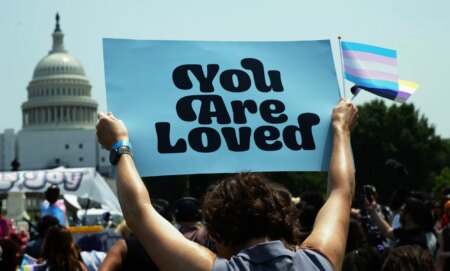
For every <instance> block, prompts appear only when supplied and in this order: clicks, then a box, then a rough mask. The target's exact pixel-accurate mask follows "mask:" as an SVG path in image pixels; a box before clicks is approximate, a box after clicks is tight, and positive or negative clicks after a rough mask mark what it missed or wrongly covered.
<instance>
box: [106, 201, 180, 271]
mask: <svg viewBox="0 0 450 271" xmlns="http://www.w3.org/2000/svg"><path fill="white" fill-rule="evenodd" d="M151 202H152V206H153V207H154V208H155V210H156V211H157V212H158V213H159V214H160V215H161V216H162V217H163V218H164V219H166V220H167V221H172V212H171V211H170V206H169V202H168V201H166V200H163V199H152V201H151ZM116 232H117V233H118V234H119V235H120V236H121V237H122V239H120V240H118V241H116V242H115V243H114V245H113V246H112V247H111V249H110V250H109V251H108V254H107V255H106V258H105V259H104V261H103V263H102V265H101V266H100V269H99V270H100V271H103V270H104V271H111V270H112V271H120V270H123V271H127V270H138V269H143V270H149V271H152V270H159V269H158V267H157V266H156V264H155V263H154V262H153V260H152V259H151V258H150V256H149V255H148V254H147V252H146V251H145V248H144V247H143V246H142V245H141V243H139V241H138V240H137V239H136V237H135V236H134V234H133V232H132V230H131V229H130V228H129V227H128V225H127V223H126V221H125V220H123V221H122V222H121V223H120V224H119V226H118V227H117V229H116Z"/></svg>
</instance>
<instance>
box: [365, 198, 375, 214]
mask: <svg viewBox="0 0 450 271" xmlns="http://www.w3.org/2000/svg"><path fill="white" fill-rule="evenodd" d="M364 207H365V208H366V210H367V211H368V213H369V214H372V213H373V212H376V211H377V202H376V201H375V199H373V200H372V201H369V200H368V199H367V198H366V197H364Z"/></svg>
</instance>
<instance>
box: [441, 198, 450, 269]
mask: <svg viewBox="0 0 450 271" xmlns="http://www.w3.org/2000/svg"><path fill="white" fill-rule="evenodd" d="M444 215H446V216H447V217H450V200H449V201H447V202H446V203H445V205H444ZM438 261H439V270H440V271H450V225H449V224H447V225H445V226H444V228H443V229H442V230H441V232H440V234H439V253H438Z"/></svg>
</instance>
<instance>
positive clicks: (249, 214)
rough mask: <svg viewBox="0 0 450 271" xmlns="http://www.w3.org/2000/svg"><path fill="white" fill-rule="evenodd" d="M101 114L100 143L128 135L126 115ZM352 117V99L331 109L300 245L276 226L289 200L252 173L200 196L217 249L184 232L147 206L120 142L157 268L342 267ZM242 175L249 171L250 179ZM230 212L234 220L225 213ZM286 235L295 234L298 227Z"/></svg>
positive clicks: (135, 214) (134, 209)
mask: <svg viewBox="0 0 450 271" xmlns="http://www.w3.org/2000/svg"><path fill="white" fill-rule="evenodd" d="M98 118H99V122H98V124H97V136H98V139H99V142H100V143H101V144H102V146H103V147H104V148H106V149H108V150H111V148H112V146H114V145H115V144H116V143H118V142H119V141H128V140H129V136H128V131H127V129H126V127H125V125H124V123H123V122H122V121H120V120H119V119H117V118H115V117H114V115H113V114H112V113H108V114H103V113H99V114H98ZM356 118H357V109H356V107H355V106H354V105H353V104H352V102H351V101H348V100H343V99H341V100H340V101H339V103H338V105H337V106H336V107H335V108H334V109H333V113H332V116H331V119H332V120H331V124H332V128H333V132H334V133H333V146H332V153H331V161H330V167H329V182H328V199H327V201H326V202H325V204H324V205H323V207H322V208H321V209H320V211H319V213H318V215H317V218H316V221H315V224H314V229H313V231H312V232H311V234H310V235H309V237H308V238H306V240H305V241H304V242H302V244H299V245H300V249H299V250H298V251H297V252H293V251H291V250H288V249H287V248H286V247H285V246H284V245H283V243H282V242H281V240H279V239H280V238H284V237H286V236H289V234H288V235H286V234H285V233H280V231H281V230H280V229H277V228H276V225H281V224H282V223H283V222H284V223H286V221H290V217H289V216H288V217H283V215H284V214H289V212H288V213H286V212H284V213H283V208H285V206H286V204H284V205H283V204H281V205H280V201H278V200H277V199H276V198H277V197H276V196H275V195H274V193H275V192H274V190H273V189H272V188H271V187H270V185H268V184H267V182H266V181H264V180H262V179H261V178H260V177H257V175H253V174H238V175H234V176H232V177H230V178H226V179H225V180H222V181H221V182H219V183H218V184H217V185H216V186H214V187H213V188H211V189H210V190H209V192H208V193H207V195H206V196H205V198H206V200H205V206H204V209H205V220H206V222H207V230H208V232H210V234H211V236H212V237H213V239H214V241H215V244H216V247H217V251H218V255H216V254H215V253H213V252H211V251H210V250H208V249H207V248H205V247H203V246H201V245H198V244H196V243H194V242H192V241H190V240H187V239H186V238H184V236H183V235H182V234H181V233H180V232H179V231H178V230H177V229H176V228H175V227H173V225H172V224H170V222H168V221H167V220H165V219H164V218H163V217H162V216H161V215H159V214H158V213H157V212H156V210H155V209H154V207H153V206H152V204H151V201H150V196H149V193H148V191H147V189H146V187H145V185H144V183H143V182H142V180H141V178H140V176H139V173H138V171H137V170H136V167H135V165H134V162H133V159H132V156H131V155H129V152H130V149H129V148H128V151H125V150H123V152H122V153H124V154H123V155H121V156H119V157H120V159H118V160H114V162H115V165H116V185H117V190H118V191H120V193H119V201H120V203H121V207H122V211H123V214H124V217H125V220H126V221H127V224H128V225H129V226H130V228H131V229H132V230H133V232H134V233H135V235H136V237H137V238H138V240H139V242H140V243H141V244H142V245H143V246H144V248H145V250H146V251H147V253H148V254H149V255H150V257H151V258H152V259H153V260H154V261H155V263H156V265H157V266H158V267H159V268H160V269H161V270H171V271H177V270H183V271H186V270H208V271H210V270H213V271H219V270H228V271H232V270H334V269H336V270H340V269H341V267H342V261H343V258H344V253H345V244H346V239H347V231H348V224H349V219H350V207H351V203H352V198H353V194H354V187H355V174H354V168H353V160H352V156H351V152H350V132H351V129H352V128H353V126H354V125H355V123H356ZM124 148H127V147H124ZM116 153H118V152H116ZM298 162H299V163H300V162H301V161H298ZM205 166H207V165H206V164H205ZM243 179H250V180H251V181H250V182H251V183H249V184H247V183H246V182H244V181H243ZM256 186H261V187H256ZM247 189H250V190H251V191H245V190H247ZM212 195H217V196H218V198H217V199H215V198H214V197H213V196H212ZM245 197H247V198H245ZM216 200H217V201H216ZM238 202H239V203H238ZM242 205H244V206H247V207H248V209H244V208H242ZM237 206H239V207H237ZM236 207H237V208H236ZM278 212H282V213H281V214H279V213H278ZM206 213H207V214H206ZM227 218H230V219H232V221H226V220H225V219H227ZM219 221H222V223H225V224H227V223H233V224H232V225H233V227H230V226H228V225H220V223H219ZM247 223H250V224H251V225H253V226H254V228H253V229H252V231H250V230H249V229H248V228H247V227H246V225H247ZM292 223H296V222H294V221H292ZM234 227H237V228H234ZM242 227H244V228H243V229H241V228H242ZM290 235H291V237H292V238H293V240H295V239H294V238H295V234H294V233H292V234H290ZM238 238H241V239H238Z"/></svg>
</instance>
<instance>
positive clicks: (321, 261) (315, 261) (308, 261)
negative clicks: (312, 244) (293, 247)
mask: <svg viewBox="0 0 450 271" xmlns="http://www.w3.org/2000/svg"><path fill="white" fill-rule="evenodd" d="M294 263H295V264H296V265H298V266H300V269H299V270H303V269H304V270H327V271H328V270H330V271H331V270H334V268H333V266H332V265H331V262H330V261H328V259H327V258H325V257H324V256H323V255H321V254H320V253H317V252H315V251H313V250H310V249H300V250H298V251H297V253H296V254H295V257H294Z"/></svg>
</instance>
